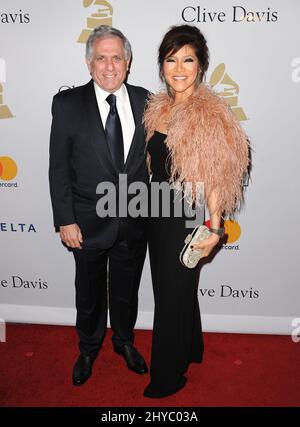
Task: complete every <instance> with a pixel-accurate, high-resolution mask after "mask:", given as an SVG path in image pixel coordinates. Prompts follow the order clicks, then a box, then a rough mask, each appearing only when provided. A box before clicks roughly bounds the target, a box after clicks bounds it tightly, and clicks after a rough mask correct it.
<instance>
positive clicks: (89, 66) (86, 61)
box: [85, 57, 91, 71]
mask: <svg viewBox="0 0 300 427" xmlns="http://www.w3.org/2000/svg"><path fill="white" fill-rule="evenodd" d="M85 63H86V65H87V67H88V69H89V71H91V61H90V60H88V59H87V57H86V58H85Z"/></svg>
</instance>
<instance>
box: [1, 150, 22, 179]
mask: <svg viewBox="0 0 300 427" xmlns="http://www.w3.org/2000/svg"><path fill="white" fill-rule="evenodd" d="M17 173H18V166H17V164H16V162H15V161H14V160H13V159H12V158H11V157H7V156H2V157H0V179H3V181H11V180H12V179H14V177H15V176H16V175H17Z"/></svg>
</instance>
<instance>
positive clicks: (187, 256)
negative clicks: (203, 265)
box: [179, 225, 210, 268]
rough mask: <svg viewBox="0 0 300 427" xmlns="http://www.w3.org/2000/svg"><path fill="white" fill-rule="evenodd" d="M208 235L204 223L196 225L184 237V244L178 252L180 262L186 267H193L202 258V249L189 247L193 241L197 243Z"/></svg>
mask: <svg viewBox="0 0 300 427" xmlns="http://www.w3.org/2000/svg"><path fill="white" fill-rule="evenodd" d="M209 235H210V231H209V228H208V227H206V225H198V226H197V227H196V228H195V229H194V230H193V232H192V234H188V235H187V236H186V238H185V241H184V243H185V246H184V248H183V249H182V251H181V252H180V256H179V259H180V262H181V264H182V265H184V266H185V267H187V268H195V267H196V265H197V264H198V262H199V260H200V259H201V258H202V251H201V250H200V249H197V250H196V249H191V246H193V244H194V243H199V242H201V240H204V239H206V237H208V236H209Z"/></svg>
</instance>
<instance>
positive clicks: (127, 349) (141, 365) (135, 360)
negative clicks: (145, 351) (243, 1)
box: [115, 344, 148, 375]
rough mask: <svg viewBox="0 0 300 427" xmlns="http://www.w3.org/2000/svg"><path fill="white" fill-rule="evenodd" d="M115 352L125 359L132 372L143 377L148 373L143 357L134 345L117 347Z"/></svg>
mask: <svg viewBox="0 0 300 427" xmlns="http://www.w3.org/2000/svg"><path fill="white" fill-rule="evenodd" d="M115 352H116V353H117V354H120V355H121V356H123V357H124V359H125V362H126V364H127V368H128V369H130V370H131V371H133V372H135V373H137V374H141V375H142V374H146V373H147V372H148V368H147V365H146V362H145V360H144V359H143V356H141V355H140V353H139V352H138V351H137V349H136V348H135V347H133V346H132V345H129V344H125V345H123V346H122V347H115Z"/></svg>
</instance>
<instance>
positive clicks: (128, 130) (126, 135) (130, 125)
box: [94, 82, 135, 162]
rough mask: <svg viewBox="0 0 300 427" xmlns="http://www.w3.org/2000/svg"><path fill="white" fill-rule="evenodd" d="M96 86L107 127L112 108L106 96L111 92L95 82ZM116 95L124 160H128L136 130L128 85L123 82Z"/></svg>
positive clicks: (101, 111)
mask: <svg viewBox="0 0 300 427" xmlns="http://www.w3.org/2000/svg"><path fill="white" fill-rule="evenodd" d="M94 87H95V93H96V98H97V103H98V108H99V112H100V116H101V120H102V123H103V127H104V129H105V124H106V120H107V116H108V113H109V109H110V106H109V103H108V102H107V101H106V98H107V97H108V95H110V92H106V91H105V90H103V89H101V87H100V86H98V85H97V83H95V82H94ZM114 95H115V96H116V97H117V109H118V113H119V117H120V121H121V126H122V133H123V143H124V162H126V158H127V155H128V152H129V149H130V145H131V141H132V138H133V135H134V131H135V123H134V118H133V114H132V110H131V105H130V100H129V95H128V92H127V89H126V86H125V85H124V84H122V86H121V87H120V89H118V90H117V91H116V92H114Z"/></svg>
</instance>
